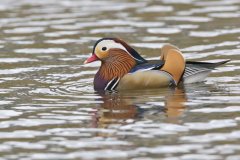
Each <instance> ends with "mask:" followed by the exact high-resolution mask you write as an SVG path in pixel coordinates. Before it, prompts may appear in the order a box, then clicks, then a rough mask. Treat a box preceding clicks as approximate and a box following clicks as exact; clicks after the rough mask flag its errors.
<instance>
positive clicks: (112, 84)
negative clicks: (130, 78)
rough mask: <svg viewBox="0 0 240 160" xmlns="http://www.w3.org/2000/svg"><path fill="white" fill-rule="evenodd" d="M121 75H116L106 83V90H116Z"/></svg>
mask: <svg viewBox="0 0 240 160" xmlns="http://www.w3.org/2000/svg"><path fill="white" fill-rule="evenodd" d="M120 79H121V78H120V77H116V78H114V79H112V80H111V81H109V82H108V83H107V85H106V87H105V88H104V90H105V91H112V90H115V89H116V88H117V86H118V83H119V81H120Z"/></svg>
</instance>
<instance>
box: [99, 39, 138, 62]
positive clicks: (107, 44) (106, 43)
mask: <svg viewBox="0 0 240 160" xmlns="http://www.w3.org/2000/svg"><path fill="white" fill-rule="evenodd" d="M97 46H99V47H100V48H101V49H102V48H103V47H106V48H107V50H109V49H111V48H118V49H122V50H124V51H125V52H127V53H128V54H129V55H130V56H131V57H132V58H133V59H135V60H137V61H142V60H140V59H137V58H135V57H133V56H132V55H131V54H130V53H129V52H128V50H127V49H126V48H125V47H124V46H123V45H122V44H121V43H116V42H115V41H114V40H103V41H101V42H99V43H98V45H97Z"/></svg>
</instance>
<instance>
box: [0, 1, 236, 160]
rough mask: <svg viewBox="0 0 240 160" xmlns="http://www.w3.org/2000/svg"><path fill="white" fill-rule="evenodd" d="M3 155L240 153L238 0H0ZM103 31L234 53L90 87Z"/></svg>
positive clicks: (145, 50) (185, 159)
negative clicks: (188, 74)
mask: <svg viewBox="0 0 240 160" xmlns="http://www.w3.org/2000/svg"><path fill="white" fill-rule="evenodd" d="M0 13H1V14H0V29H1V33H0V62H1V63H0V97H1V99H0V109H1V112H0V142H1V143H0V157H1V158H0V159H1V160H2V159H19V160H21V159H22V160H23V159H24V160H25V159H48V160H49V159H90V160H92V159H119V160H123V159H131V160H156V159H163V160H178V159H181V160H193V159H194V160H202V159H206V160H221V159H222V160H223V159H226V160H238V159H240V105H239V104H240V84H239V82H240V76H239V75H240V23H239V18H240V1H239V0H219V1H212V0H211V1H201V0H161V1H150V0H149V1H148V0H142V1H132V0H123V1H122V0H121V1H113V0H108V1H107V0H106V1H93V0H92V1H91V0H85V1H83V0H81V1H76V0H47V1H33V0H32V1H31V0H18V1H15V0H1V2H0ZM101 37H120V38H122V39H124V40H125V41H127V42H128V43H130V44H131V45H132V46H133V47H134V48H135V49H136V50H137V51H139V52H140V53H141V54H142V55H143V56H144V57H145V58H147V59H156V58H158V57H159V50H160V48H161V46H162V45H163V44H164V43H172V44H175V45H177V46H178V47H179V48H181V49H182V51H183V52H184V56H185V57H186V58H187V59H191V60H220V59H232V61H231V62H229V63H228V64H226V65H223V66H221V67H219V68H218V69H217V70H215V71H214V72H213V73H212V74H211V75H210V76H209V77H208V78H207V79H206V82H204V83H199V84H191V85H186V86H184V87H180V88H178V89H175V90H173V89H155V90H144V91H143V90H141V91H131V92H121V93H113V94H98V93H96V92H94V90H93V86H92V81H93V76H94V74H95V73H96V70H97V68H98V66H99V63H94V64H89V65H85V66H84V65H82V64H83V62H84V60H85V59H86V58H87V57H88V56H89V55H90V53H91V50H92V46H93V44H94V42H95V41H96V40H98V39H99V38H101Z"/></svg>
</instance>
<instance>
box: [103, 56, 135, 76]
mask: <svg viewBox="0 0 240 160" xmlns="http://www.w3.org/2000/svg"><path fill="white" fill-rule="evenodd" d="M135 65H136V61H135V60H134V59H132V58H126V57H124V56H114V57H111V59H108V60H106V61H103V62H102V65H101V67H100V68H99V71H98V73H99V76H101V78H103V79H105V80H112V79H113V78H117V77H120V78H121V77H123V76H124V75H125V74H127V73H128V72H129V71H130V70H131V69H132V68H133V67H134V66H135Z"/></svg>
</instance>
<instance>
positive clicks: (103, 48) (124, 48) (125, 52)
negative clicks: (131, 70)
mask: <svg viewBox="0 0 240 160" xmlns="http://www.w3.org/2000/svg"><path fill="white" fill-rule="evenodd" d="M113 57H114V58H115V60H116V58H120V57H128V58H132V59H134V60H135V61H136V63H137V64H141V63H144V62H146V60H145V59H144V58H142V57H141V56H140V55H139V54H138V53H137V52H136V51H135V50H134V49H133V48H132V47H130V46H129V45H128V44H127V43H125V42H124V41H122V40H120V39H118V38H102V39H100V40H98V41H97V42H96V43H95V45H94V47H93V52H92V56H91V57H89V58H88V59H87V60H86V61H85V62H84V64H87V63H91V62H94V61H102V62H107V61H110V60H113Z"/></svg>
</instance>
